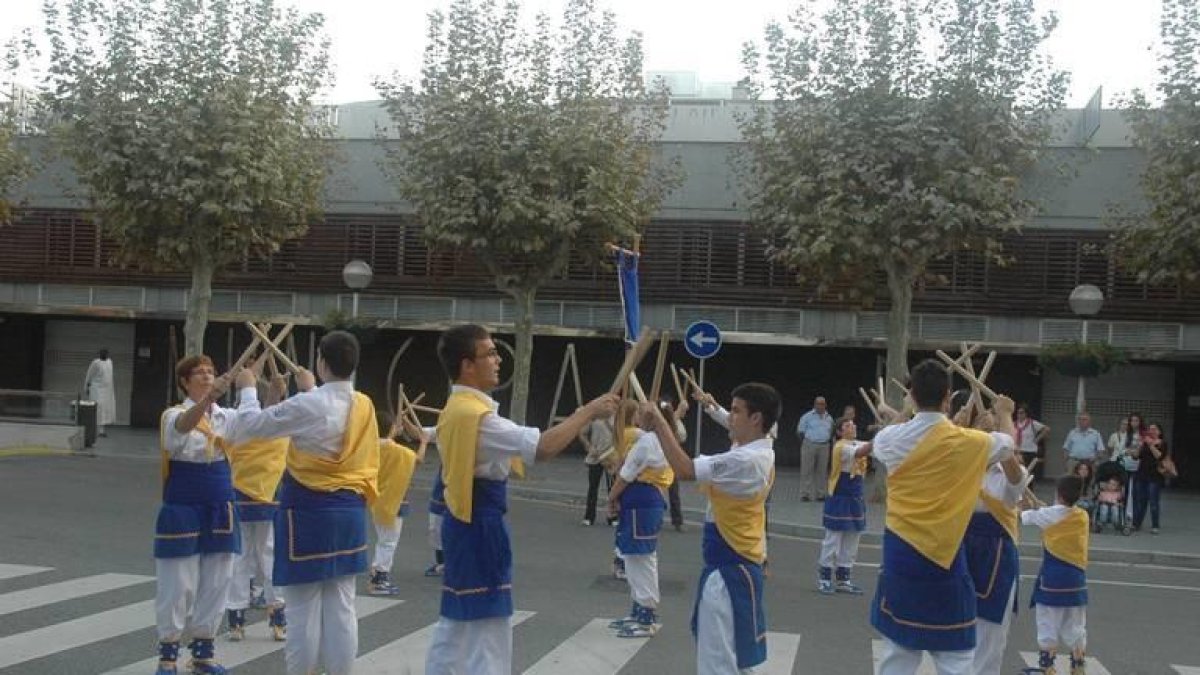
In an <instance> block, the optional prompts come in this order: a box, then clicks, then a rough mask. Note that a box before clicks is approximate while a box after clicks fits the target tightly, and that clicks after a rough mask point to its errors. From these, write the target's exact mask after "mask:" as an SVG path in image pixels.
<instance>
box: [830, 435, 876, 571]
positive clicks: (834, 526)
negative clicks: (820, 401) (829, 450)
mask: <svg viewBox="0 0 1200 675" xmlns="http://www.w3.org/2000/svg"><path fill="white" fill-rule="evenodd" d="M837 432H838V441H837V443H835V444H834V446H833V457H832V458H831V461H830V462H829V469H830V470H829V485H828V492H827V493H826V494H828V495H829V498H828V499H826V500H825V508H824V513H823V516H822V519H823V521H824V525H825V540H824V541H823V542H821V560H820V570H819V574H820V578H818V579H817V590H819V591H820V592H821V593H824V594H825V595H830V594H832V593H834V592H835V591H836V592H838V593H849V594H850V595H862V592H863V591H862V589H861V588H859V587H858V586H856V585H855V584H854V583H853V582H851V581H850V575H851V572H852V571H853V570H854V561H855V559H857V558H858V543H859V540H861V539H862V531H863V530H864V529H866V527H867V505H866V503H865V502H863V476H864V475H866V473H867V464H868V462H869V461H870V460H868V459H867V456H868V455H870V454H871V444H870V443H860V442H859V441H857V440H855V439H856V438H857V437H858V428H857V427H856V426H855V425H854V420H853V419H843V420H842V421H841V422H840V423H839V424H838V430H837ZM835 564H836V566H837V577H836V579H837V585H836V586H835V585H834V577H833V573H834V570H833V568H834V565H835Z"/></svg>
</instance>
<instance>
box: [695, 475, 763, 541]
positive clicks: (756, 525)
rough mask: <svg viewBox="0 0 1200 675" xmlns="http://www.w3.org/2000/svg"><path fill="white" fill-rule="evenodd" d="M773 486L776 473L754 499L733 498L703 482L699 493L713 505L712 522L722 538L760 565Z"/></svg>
mask: <svg viewBox="0 0 1200 675" xmlns="http://www.w3.org/2000/svg"><path fill="white" fill-rule="evenodd" d="M774 483H775V470H774V469H771V478H770V480H768V481H767V485H766V487H764V488H763V489H762V490H761V491H759V493H758V494H756V495H754V496H753V497H735V496H733V495H730V494H727V493H725V492H722V491H721V490H719V489H717V488H715V487H713V486H712V484H711V483H703V484H701V486H700V490H701V491H702V492H703V493H704V494H705V495H707V496H708V503H709V504H710V505H712V513H713V523H714V524H715V525H716V526H717V531H718V532H720V533H721V538H722V539H724V540H725V543H726V544H729V547H730V548H732V549H733V550H734V551H737V553H738V555H740V556H742V557H744V558H746V559H747V560H753V561H754V562H756V563H758V564H760V565H761V564H762V562H763V561H764V560H766V559H767V509H766V503H767V496H768V495H770V494H771V486H772V485H773V484H774Z"/></svg>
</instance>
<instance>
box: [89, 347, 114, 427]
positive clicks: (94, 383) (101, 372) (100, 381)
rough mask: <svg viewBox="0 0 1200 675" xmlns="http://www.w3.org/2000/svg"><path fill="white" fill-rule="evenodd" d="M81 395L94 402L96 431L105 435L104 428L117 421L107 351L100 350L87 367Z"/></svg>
mask: <svg viewBox="0 0 1200 675" xmlns="http://www.w3.org/2000/svg"><path fill="white" fill-rule="evenodd" d="M83 395H84V398H86V399H87V400H89V401H95V402H96V430H97V432H98V433H99V434H100V435H101V436H105V435H107V434H106V433H105V429H104V427H106V426H108V425H110V424H113V423H114V422H116V421H117V392H116V388H115V387H114V386H113V363H112V359H110V358H108V350H107V349H101V350H100V352H99V353H97V354H96V358H94V359H92V363H91V365H89V366H88V369H87V375H86V376H85V377H84V378H83Z"/></svg>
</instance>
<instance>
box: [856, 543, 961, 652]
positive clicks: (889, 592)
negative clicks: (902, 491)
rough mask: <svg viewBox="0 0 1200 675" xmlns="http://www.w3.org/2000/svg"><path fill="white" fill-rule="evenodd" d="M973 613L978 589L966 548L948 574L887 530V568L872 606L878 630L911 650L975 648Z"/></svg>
mask: <svg viewBox="0 0 1200 675" xmlns="http://www.w3.org/2000/svg"><path fill="white" fill-rule="evenodd" d="M975 612H976V602H975V584H973V583H972V582H971V574H970V571H969V569H968V568H967V558H966V555H965V554H964V553H963V550H962V548H959V550H958V554H957V556H955V558H954V562H953V563H952V564H951V566H950V569H949V570H946V569H942V568H941V567H940V566H938V565H937V563H934V562H932V561H930V560H929V559H927V558H925V557H924V556H923V555H921V554H920V553H919V552H918V551H917V550H916V549H915V548H913V547H912V546H910V545H909V544H908V542H906V541H904V540H903V539H901V538H900V537H898V536H896V535H895V534H893V533H892V531H891V530H887V529H885V530H884V531H883V565H882V566H881V567H880V569H879V584H878V586H877V587H876V589H875V599H874V601H873V602H872V603H871V625H872V626H874V627H875V629H876V630H878V631H879V632H880V633H881V634H883V635H884V636H885V637H887V638H888V639H889V640H891V641H892V642H895V643H896V644H898V645H900V646H901V647H905V648H907V649H917V650H928V651H962V650H966V649H974V647H975Z"/></svg>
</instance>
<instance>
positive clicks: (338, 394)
mask: <svg viewBox="0 0 1200 675" xmlns="http://www.w3.org/2000/svg"><path fill="white" fill-rule="evenodd" d="M353 402H354V383H353V382H351V381H349V380H340V381H337V382H326V383H325V384H323V385H321V386H319V387H317V388H315V389H312V390H310V391H305V392H301V393H299V394H296V395H295V396H292V397H291V398H288V399H284V400H282V401H280V402H279V403H276V404H275V405H273V406H271V407H270V408H267V409H266V410H263V409H262V408H261V407H260V406H259V403H258V390H257V389H256V388H254V387H246V388H245V389H242V390H241V392H240V399H239V401H238V423H237V425H238V426H237V431H238V434H239V435H240V436H241V437H242V438H282V437H284V436H290V437H291V439H292V444H293V445H294V446H296V449H297V450H299V451H301V452H307V453H311V454H314V455H326V456H329V457H336V456H338V455H339V454H341V452H342V443H343V442H345V438H346V423H347V421H348V420H349V418H350V406H351V404H352V403H353Z"/></svg>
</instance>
